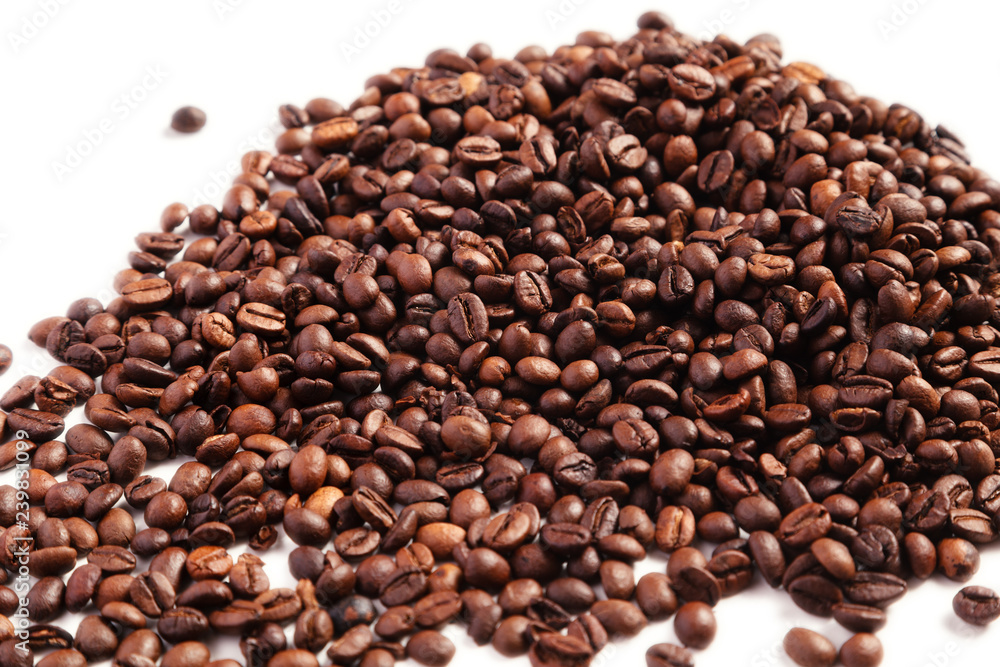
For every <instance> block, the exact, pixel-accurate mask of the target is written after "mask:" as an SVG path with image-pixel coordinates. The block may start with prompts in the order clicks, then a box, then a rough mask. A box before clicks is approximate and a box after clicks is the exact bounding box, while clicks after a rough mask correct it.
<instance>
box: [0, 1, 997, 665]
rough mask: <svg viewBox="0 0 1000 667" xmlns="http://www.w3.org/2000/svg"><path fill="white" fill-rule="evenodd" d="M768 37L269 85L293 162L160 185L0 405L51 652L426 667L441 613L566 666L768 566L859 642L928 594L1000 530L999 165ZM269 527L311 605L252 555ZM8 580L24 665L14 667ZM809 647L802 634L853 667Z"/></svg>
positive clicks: (446, 649) (86, 657) (0, 514)
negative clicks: (324, 87) (347, 91)
mask: <svg viewBox="0 0 1000 667" xmlns="http://www.w3.org/2000/svg"><path fill="white" fill-rule="evenodd" d="M781 58H782V50H781V46H780V44H779V43H778V41H777V40H776V39H775V38H774V37H772V36H770V35H761V36H758V37H755V38H752V39H750V40H749V41H748V42H746V43H745V44H738V43H736V42H734V41H733V40H731V39H729V38H726V37H723V36H720V37H717V38H715V39H714V40H712V41H710V42H703V41H699V40H695V39H693V38H691V37H689V36H686V35H684V34H682V33H680V32H678V31H677V30H675V29H674V27H673V25H672V24H671V22H670V20H669V19H668V18H666V17H664V16H663V15H661V14H658V13H649V14H645V15H643V16H642V17H641V18H640V19H639V31H638V32H637V34H636V35H635V36H633V37H631V38H629V39H627V40H625V41H622V42H616V41H615V40H614V39H613V38H612V37H611V36H609V35H607V34H604V33H601V32H586V33H583V34H581V35H580V36H579V37H578V39H577V42H576V44H574V45H572V46H565V47H561V48H559V49H556V50H555V51H554V52H552V53H548V52H546V51H545V50H544V49H542V48H540V47H528V48H526V49H524V50H522V51H521V52H519V53H518V54H516V56H515V57H514V58H513V59H505V58H499V57H494V56H493V55H492V53H491V51H490V49H489V47H487V46H485V45H476V46H474V47H472V48H471V49H470V50H469V52H468V53H467V54H466V55H464V56H463V55H461V54H459V53H457V52H455V51H452V50H447V49H445V50H440V51H436V52H434V53H432V54H430V55H429V56H428V57H427V59H426V61H425V63H424V65H423V66H422V67H416V68H409V69H406V68H400V69H396V70H393V71H392V72H390V73H387V74H382V75H378V76H374V77H372V78H371V79H370V80H369V81H368V83H367V88H366V89H365V91H364V93H363V94H362V95H361V96H360V97H359V98H358V99H357V100H356V101H354V102H353V103H352V104H351V105H349V106H347V107H344V106H341V105H340V104H338V103H336V102H334V101H332V100H329V99H316V100H313V101H311V102H309V103H308V104H307V105H305V107H304V108H300V107H298V106H294V105H287V106H283V107H282V108H281V109H280V118H281V122H282V123H283V124H284V126H285V127H286V128H287V130H286V131H285V132H284V133H283V134H282V135H281V136H280V137H279V138H278V141H277V150H276V152H275V153H271V152H265V151H253V152H250V153H247V154H246V155H244V156H243V158H242V162H241V164H242V167H243V173H242V174H240V175H239V176H238V177H237V178H236V179H235V183H234V184H233V186H232V187H231V188H230V189H229V190H228V192H227V193H226V194H225V197H224V199H223V201H222V203H221V207H219V208H216V207H214V206H211V205H202V206H198V207H196V208H194V209H191V210H189V209H188V207H187V206H185V205H184V204H179V203H178V204H172V205H170V206H168V207H167V208H166V210H165V211H164V212H163V215H162V218H161V220H160V226H161V230H160V231H157V232H150V233H144V234H140V235H139V236H138V237H137V238H136V244H137V250H136V251H135V252H132V253H131V254H130V255H129V257H128V261H129V266H130V268H127V269H124V270H122V271H120V272H119V273H118V274H117V275H116V276H115V282H114V284H115V287H116V289H117V290H118V292H119V293H120V296H119V297H118V298H116V299H114V300H113V301H111V302H110V303H107V304H102V303H100V302H98V301H96V300H95V299H90V298H84V299H80V300H78V301H76V302H74V303H73V304H72V305H71V306H70V308H69V310H68V312H67V313H66V314H65V316H57V317H51V318H48V319H46V320H44V321H42V322H39V323H38V324H36V325H35V326H34V327H33V328H32V329H31V332H30V338H31V339H32V340H33V341H34V342H36V343H37V344H38V345H40V346H44V347H45V348H46V349H47V350H48V352H49V353H51V355H52V356H53V357H54V358H55V359H57V360H58V361H59V362H60V364H61V365H59V366H57V367H56V368H54V369H53V370H52V371H51V372H49V373H48V374H47V375H46V376H45V377H35V376H26V377H24V378H21V379H20V380H18V381H17V382H16V384H15V385H14V387H13V388H12V389H10V390H9V391H8V392H7V393H6V394H4V395H3V396H2V398H0V408H2V409H3V410H4V411H5V412H6V416H5V421H6V425H5V426H6V431H7V433H9V434H14V438H15V439H14V440H11V441H10V442H8V443H7V444H5V445H3V446H2V447H0V464H2V466H3V467H10V466H11V465H12V464H13V462H15V461H16V460H18V457H19V456H20V455H21V453H22V452H26V453H27V455H29V456H30V458H31V470H30V474H29V475H28V482H27V485H26V488H23V489H21V490H20V491H19V490H16V489H15V488H14V487H12V486H4V487H0V525H2V526H3V527H4V529H5V530H4V531H3V534H2V536H0V565H2V566H3V568H4V570H6V571H9V572H15V571H17V569H18V567H19V556H18V549H19V545H20V544H29V545H31V546H30V548H31V550H32V551H31V553H30V558H29V559H28V560H29V562H30V566H29V567H30V571H31V574H32V575H33V576H34V577H36V578H37V580H36V581H35V583H34V586H33V588H32V589H31V591H30V593H28V595H27V598H28V600H27V602H28V609H29V613H30V616H31V619H32V621H33V622H34V623H35V625H34V626H33V627H32V629H31V632H30V646H31V649H32V650H33V651H36V652H39V653H40V652H42V651H43V650H47V649H53V650H55V652H53V653H50V654H49V655H48V656H46V657H45V658H44V659H43V660H42V662H41V663H39V664H42V665H45V666H46V667H52V666H55V665H61V666H66V665H82V664H84V662H85V661H95V660H102V659H107V658H113V659H114V660H115V664H116V665H120V666H121V667H152V666H153V665H154V664H155V663H156V662H157V661H162V664H164V665H197V666H199V667H201V666H204V665H206V664H211V665H213V666H214V667H224V666H226V665H232V664H234V662H233V661H231V660H223V661H216V662H210V660H211V656H210V654H209V651H208V649H207V648H206V646H205V644H204V643H203V642H204V640H205V638H206V637H208V636H209V635H210V634H212V635H230V636H232V637H233V638H234V640H233V641H234V642H235V641H236V640H237V639H238V641H239V646H240V650H241V651H242V653H243V655H244V656H245V659H246V662H247V664H249V665H268V666H269V667H288V666H296V667H299V666H310V665H318V662H319V661H318V659H317V657H316V655H317V654H318V653H322V652H325V653H326V656H327V657H326V658H323V660H324V663H325V661H326V660H327V659H329V660H332V661H333V662H334V663H335V664H338V665H353V664H358V665H361V666H362V667H383V666H388V665H391V664H393V662H394V661H396V660H401V659H404V658H405V657H409V658H412V659H414V660H416V661H417V662H418V663H421V664H424V665H444V664H447V663H448V662H449V661H450V660H451V659H452V657H453V655H454V653H455V647H454V645H453V644H452V642H451V641H450V640H449V639H447V637H446V636H445V635H444V634H442V633H441V632H440V630H441V628H442V627H443V626H444V625H445V624H448V623H452V622H459V623H462V624H464V625H465V627H467V630H468V633H469V635H470V636H471V637H472V638H473V639H474V640H475V642H476V643H477V644H480V645H484V644H490V643H491V644H492V645H493V647H494V648H495V649H496V650H497V651H499V652H500V653H501V654H503V655H506V656H514V655H524V654H527V655H528V657H529V659H530V661H531V663H532V664H533V665H535V666H536V667H539V666H545V667H549V666H560V667H561V666H566V667H582V666H585V665H587V664H588V663H589V662H590V661H591V659H592V658H593V656H594V655H595V654H596V653H597V652H599V651H600V650H601V649H602V647H603V646H605V644H606V643H607V642H608V641H609V638H612V637H616V636H618V637H627V636H632V635H635V634H636V633H638V632H639V631H640V630H641V629H642V628H643V627H645V626H646V625H647V623H648V622H649V621H651V620H663V619H667V618H670V617H673V623H674V629H675V632H676V635H677V638H678V641H679V642H681V643H682V644H684V646H681V645H674V644H657V645H656V646H653V647H652V648H650V649H649V652H648V653H647V662H648V664H649V665H650V666H651V667H661V666H662V667H666V666H674V667H676V666H684V665H691V664H693V662H694V660H695V652H696V651H698V650H701V649H704V648H705V647H707V646H709V645H710V644H711V642H712V640H713V637H714V636H715V633H716V620H715V615H714V612H713V608H714V607H715V605H717V604H719V603H720V601H721V600H722V599H723V598H725V597H728V596H732V595H735V594H736V593H738V592H740V591H742V590H744V589H746V588H747V587H748V586H749V584H750V583H751V581H752V580H753V579H754V577H755V576H758V574H759V576H760V577H761V578H763V580H764V581H766V582H767V583H768V584H769V585H771V586H772V587H775V588H778V587H781V588H784V589H785V591H787V593H788V594H789V595H790V596H791V599H792V600H793V601H794V602H795V604H797V605H798V606H799V607H801V608H802V610H803V611H804V612H807V613H809V614H813V615H817V616H821V617H833V618H835V619H836V620H837V621H838V622H839V623H840V624H841V625H843V626H844V627H846V628H848V629H849V630H851V631H852V632H855V633H858V635H857V636H856V637H855V638H854V639H852V640H850V641H849V642H847V644H845V645H844V647H843V648H842V649H841V650H840V651H839V655H840V658H841V659H842V660H843V661H844V663H845V664H847V665H874V664H877V663H878V662H879V661H880V660H881V645H880V644H879V643H878V640H877V639H876V638H875V637H874V636H873V635H872V634H871V633H874V632H876V631H878V630H879V629H880V628H882V627H883V626H884V624H885V622H886V614H887V608H888V607H889V606H890V605H891V604H892V603H894V602H896V601H897V600H899V599H900V598H901V597H902V596H903V594H904V593H905V592H906V589H907V580H908V579H911V578H914V577H916V578H921V579H922V578H927V577H931V576H933V575H935V573H940V574H941V575H943V576H945V577H948V578H950V579H953V580H955V581H959V582H965V581H968V580H969V579H970V578H971V577H972V576H973V575H974V574H975V573H976V571H977V569H978V567H979V552H978V549H979V548H980V546H981V545H984V544H988V543H991V542H994V541H995V540H996V539H997V537H998V533H997V523H998V516H1000V515H998V513H1000V474H997V472H996V470H997V459H996V454H997V452H998V450H1000V411H998V395H997V390H996V388H995V387H994V385H995V384H996V383H997V381H998V380H1000V342H998V340H997V339H998V336H1000V331H998V328H997V327H998V326H1000V311H998V308H997V305H998V297H1000V275H998V273H997V266H998V263H1000V182H997V181H995V180H992V179H990V178H989V177H988V176H987V175H986V174H985V173H983V172H982V171H980V170H979V169H976V168H974V167H972V166H970V164H969V159H968V156H967V154H966V152H965V149H964V147H963V145H962V143H961V142H960V141H959V140H958V139H956V138H955V137H954V136H953V135H952V134H951V133H949V132H948V131H947V130H946V129H944V128H943V127H940V126H938V127H933V126H931V125H930V124H928V123H927V122H926V121H925V120H924V119H923V118H922V117H921V116H920V115H918V114H917V113H916V112H915V111H913V110H911V109H909V108H907V107H904V106H901V105H891V106H890V105H886V104H884V103H882V102H880V101H878V100H876V99H874V98H871V97H865V96H861V95H859V94H858V93H856V92H855V91H854V90H853V89H852V88H851V86H850V85H849V84H847V83H845V82H844V81H841V80H838V79H834V78H832V77H830V76H829V75H827V74H826V73H825V72H824V71H822V70H821V69H819V68H818V67H815V66H813V65H809V64H805V63H795V62H793V63H788V64H782V62H781ZM279 184H280V186H287V187H279ZM178 230H180V231H183V232H189V233H188V234H187V235H186V236H182V235H180V234H178V233H177V231H178ZM79 406H82V407H83V408H84V410H85V414H86V417H87V420H88V423H83V424H79V425H75V426H72V427H70V428H66V422H65V421H64V419H65V417H66V416H67V415H68V414H69V413H70V412H71V411H72V410H73V409H74V408H76V407H79ZM174 458H176V459H178V460H179V461H182V463H181V465H180V466H179V467H178V468H177V469H176V472H175V473H174V474H173V476H172V478H171V479H169V480H167V479H163V478H160V477H156V476H153V475H150V474H147V473H146V472H145V467H146V464H147V463H153V462H160V461H166V460H169V459H174ZM19 493H20V495H19ZM22 499H23V502H24V503H26V504H25V505H21V504H19V503H21V502H22ZM122 500H124V503H125V505H127V506H128V507H129V508H131V510H127V509H125V507H123V506H122V505H121V501H122ZM22 508H28V509H25V510H24V511H21V510H22ZM132 511H135V512H136V513H139V512H141V513H142V518H143V521H142V522H141V523H140V525H138V526H137V525H136V522H135V520H134V519H133V516H132V513H131V512H132ZM282 533H283V534H284V536H285V537H287V539H290V540H292V541H293V542H294V543H296V544H297V545H298V546H297V548H295V549H294V551H292V552H291V555H290V557H289V562H288V569H289V570H290V572H291V573H292V575H293V576H294V578H295V579H296V581H297V585H296V586H295V587H294V588H282V587H274V586H272V584H271V582H270V579H269V577H268V574H267V571H266V570H267V568H266V567H265V561H264V559H262V558H260V557H259V556H257V555H255V554H254V553H253V551H254V550H256V551H258V552H265V551H266V550H267V549H269V548H271V547H272V546H273V545H274V544H275V542H276V540H278V539H279V535H281V534H282ZM283 539H284V538H283ZM244 544H247V545H249V547H250V549H251V551H250V552H247V553H243V554H242V555H239V556H238V557H235V558H234V555H232V554H230V552H229V550H230V549H233V548H234V547H235V546H236V545H240V546H242V545H244ZM706 545H711V547H712V551H711V555H710V556H706V555H705V554H706V553H707V551H708V550H707V549H705V546H706ZM652 550H658V551H659V552H663V553H665V554H669V562H668V566H667V568H666V572H653V573H649V574H646V575H645V576H642V577H641V578H639V579H638V581H636V578H635V574H634V569H633V564H634V563H636V562H638V561H641V560H642V559H644V558H645V557H646V555H647V553H649V552H650V551H652ZM81 559H84V560H85V561H86V562H85V563H83V564H79V565H78V561H80V560H81ZM6 571H3V570H0V572H3V575H2V576H3V578H4V579H5V580H6V579H7V576H8V575H7V572H6ZM66 575H69V576H68V578H65V579H64V577H66ZM17 602H18V600H17V595H16V594H14V593H13V591H12V590H11V589H9V588H6V587H4V588H0V613H2V614H4V615H5V616H4V617H3V619H2V623H0V640H6V641H3V643H0V664H3V665H4V666H5V667H20V666H21V665H28V664H31V660H32V658H31V656H30V655H27V654H25V653H24V652H21V651H20V650H19V649H18V648H17V647H16V644H15V642H14V640H13V639H11V638H12V636H13V626H12V625H11V623H10V622H9V620H8V619H7V617H6V616H9V615H10V614H12V613H13V611H14V609H15V608H16V606H17ZM954 606H955V610H956V612H957V613H958V614H959V615H960V616H961V617H962V618H964V619H966V620H969V621H970V622H973V623H987V622H989V621H991V620H993V619H995V618H996V617H997V615H998V613H1000V602H998V598H997V596H996V594H995V593H993V592H992V591H988V590H984V589H981V588H978V587H977V588H967V589H964V590H963V591H962V592H961V593H960V594H959V596H958V597H957V598H956V599H955V605H954ZM65 610H68V611H71V612H81V611H82V612H84V613H87V614H88V615H87V616H86V618H85V619H84V621H83V622H82V623H81V625H80V628H79V630H78V631H77V632H76V635H75V637H74V636H72V635H71V634H70V633H68V632H67V631H66V630H64V629H62V628H60V626H59V618H60V614H61V613H63V611H65ZM286 628H294V632H293V633H292V639H291V640H289V639H287V638H286V634H285V630H286ZM817 637H818V636H817V635H814V634H809V633H808V632H806V631H802V630H796V631H794V632H793V633H791V634H790V635H789V637H788V638H787V639H786V643H785V645H786V646H787V647H788V650H789V653H791V654H792V655H793V656H796V660H799V661H800V663H801V664H831V663H832V661H833V660H836V659H837V656H838V651H837V650H836V649H835V647H834V646H833V645H832V644H831V643H830V642H829V641H826V640H823V639H822V638H821V637H820V638H819V639H817Z"/></svg>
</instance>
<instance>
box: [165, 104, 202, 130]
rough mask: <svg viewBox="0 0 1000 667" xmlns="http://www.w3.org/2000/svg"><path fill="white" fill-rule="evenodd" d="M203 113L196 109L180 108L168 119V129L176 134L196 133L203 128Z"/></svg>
mask: <svg viewBox="0 0 1000 667" xmlns="http://www.w3.org/2000/svg"><path fill="white" fill-rule="evenodd" d="M205 120H206V116H205V112H204V111H202V110H201V109H199V108H197V107H181V108H180V109H178V110H177V111H175V112H174V115H173V117H172V118H171V119H170V127H172V128H173V129H175V130H177V131H178V132H184V133H190V132H197V131H198V130H200V129H201V128H203V127H205Z"/></svg>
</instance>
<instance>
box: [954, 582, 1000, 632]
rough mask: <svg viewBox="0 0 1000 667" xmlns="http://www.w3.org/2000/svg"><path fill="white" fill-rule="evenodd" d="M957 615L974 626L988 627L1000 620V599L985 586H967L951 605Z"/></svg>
mask: <svg viewBox="0 0 1000 667" xmlns="http://www.w3.org/2000/svg"><path fill="white" fill-rule="evenodd" d="M951 606H952V608H953V609H954V610H955V614H956V615H957V616H958V617H959V618H960V619H962V620H963V621H965V622H966V623H971V624H973V625H988V624H990V623H992V622H993V621H995V620H996V619H997V618H1000V597H998V596H997V594H996V593H995V592H994V591H993V590H992V589H990V588H986V587H984V586H966V587H965V588H963V589H962V590H960V591H959V592H958V593H956V594H955V597H954V599H952V603H951Z"/></svg>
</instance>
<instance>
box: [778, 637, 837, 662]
mask: <svg viewBox="0 0 1000 667" xmlns="http://www.w3.org/2000/svg"><path fill="white" fill-rule="evenodd" d="M782 645H783V646H784V648H785V653H787V654H788V657H789V658H791V659H792V660H793V661H794V662H795V664H797V665H802V667H833V665H834V664H835V663H836V662H837V648H836V647H835V646H834V645H833V642H831V641H830V640H829V639H827V638H826V637H824V636H823V635H821V634H819V633H818V632H814V631H812V630H808V629H806V628H792V629H791V630H789V631H788V634H786V635H785V638H784V640H783V641H782Z"/></svg>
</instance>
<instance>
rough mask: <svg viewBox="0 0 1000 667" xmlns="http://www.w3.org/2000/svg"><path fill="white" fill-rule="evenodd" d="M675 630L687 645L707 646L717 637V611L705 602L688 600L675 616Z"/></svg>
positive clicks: (693, 646)
mask: <svg viewBox="0 0 1000 667" xmlns="http://www.w3.org/2000/svg"><path fill="white" fill-rule="evenodd" d="M674 632H676V633H677V638H678V639H680V640H681V643H683V644H684V645H685V646H690V647H691V648H697V649H703V648H706V647H707V646H708V645H709V644H711V643H712V640H713V639H715V633H716V622H715V613H714V612H713V611H712V608H711V607H710V606H709V605H707V604H705V603H704V602H687V603H685V604H683V605H681V607H680V609H678V610H677V614H676V615H675V616H674Z"/></svg>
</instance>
